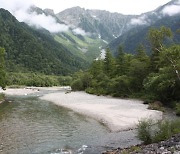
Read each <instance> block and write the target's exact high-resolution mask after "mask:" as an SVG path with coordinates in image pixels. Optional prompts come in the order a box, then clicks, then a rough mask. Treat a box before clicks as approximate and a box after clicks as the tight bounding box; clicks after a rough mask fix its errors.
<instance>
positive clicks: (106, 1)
mask: <svg viewBox="0 0 180 154" xmlns="http://www.w3.org/2000/svg"><path fill="white" fill-rule="evenodd" d="M169 1H170V0H32V2H33V3H34V4H35V5H37V6H39V7H41V8H43V9H44V8H51V9H53V10H54V11H55V12H56V13H58V12H60V11H62V10H64V9H67V8H71V7H74V6H80V7H83V8H86V9H100V10H107V11H110V12H118V13H122V14H141V13H144V12H148V11H152V10H154V9H156V8H157V7H159V6H161V5H163V4H166V3H167V2H169Z"/></svg>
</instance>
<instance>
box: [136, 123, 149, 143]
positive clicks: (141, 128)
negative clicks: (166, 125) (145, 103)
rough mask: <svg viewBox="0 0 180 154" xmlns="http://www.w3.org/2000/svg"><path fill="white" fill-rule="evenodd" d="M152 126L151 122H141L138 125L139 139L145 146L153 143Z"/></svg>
mask: <svg viewBox="0 0 180 154" xmlns="http://www.w3.org/2000/svg"><path fill="white" fill-rule="evenodd" d="M151 125H152V121H151V120H143V121H139V124H138V138H139V139H140V140H142V141H143V142H144V143H145V144H149V143H151V142H152V134H151V133H152V132H151Z"/></svg>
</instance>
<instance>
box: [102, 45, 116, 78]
mask: <svg viewBox="0 0 180 154" xmlns="http://www.w3.org/2000/svg"><path fill="white" fill-rule="evenodd" d="M113 71H114V58H113V56H112V54H111V51H110V49H109V48H107V49H106V55H105V59H104V73H105V74H106V75H107V76H112V75H113Z"/></svg>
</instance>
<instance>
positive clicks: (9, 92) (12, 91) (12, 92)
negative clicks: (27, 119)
mask: <svg viewBox="0 0 180 154" xmlns="http://www.w3.org/2000/svg"><path fill="white" fill-rule="evenodd" d="M36 92H38V89H27V88H9V89H6V90H0V93H4V94H6V95H17V96H21V95H28V94H33V93H36Z"/></svg>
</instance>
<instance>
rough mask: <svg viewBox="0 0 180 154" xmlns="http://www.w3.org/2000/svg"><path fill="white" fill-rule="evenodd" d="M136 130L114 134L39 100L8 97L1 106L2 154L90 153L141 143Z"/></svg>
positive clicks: (85, 118) (96, 124)
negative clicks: (136, 136)
mask: <svg viewBox="0 0 180 154" xmlns="http://www.w3.org/2000/svg"><path fill="white" fill-rule="evenodd" d="M134 134H135V133H134V132H133V131H126V132H120V133H111V132H109V131H108V129H107V128H106V127H105V126H103V125H101V124H100V123H98V122H97V121H95V120H93V119H91V118H88V117H85V116H82V115H80V114H77V113H75V112H73V111H71V110H68V109H66V108H63V107H59V106H56V105H54V104H52V103H50V102H47V101H43V100H39V99H38V97H37V96H31V97H28V96H26V97H25V96H23V97H20V96H19V97H8V102H5V103H3V104H0V153H13V154H16V153H17V154H24V153H25V154H28V153H69V151H73V153H85V154H86V153H90V154H97V153H100V152H102V151H104V150H108V149H110V148H112V147H113V148H117V147H120V146H121V147H126V146H128V145H132V144H136V143H139V141H138V140H137V139H136V138H135V135H134Z"/></svg>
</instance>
